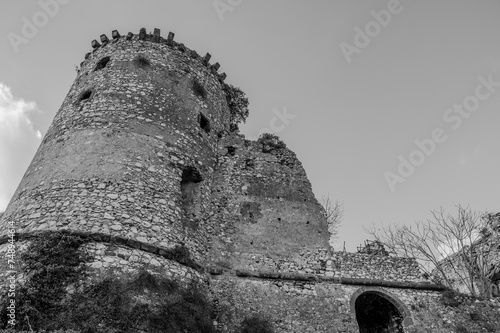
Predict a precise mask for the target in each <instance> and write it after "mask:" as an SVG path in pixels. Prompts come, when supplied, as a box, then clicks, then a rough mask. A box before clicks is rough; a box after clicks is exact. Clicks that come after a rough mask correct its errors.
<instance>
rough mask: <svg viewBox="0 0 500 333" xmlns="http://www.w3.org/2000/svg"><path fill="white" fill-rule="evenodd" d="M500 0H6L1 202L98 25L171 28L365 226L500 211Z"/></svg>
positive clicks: (320, 188)
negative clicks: (459, 210) (207, 58)
mask: <svg viewBox="0 0 500 333" xmlns="http://www.w3.org/2000/svg"><path fill="white" fill-rule="evenodd" d="M499 14H500V1H498V0H477V1H470V0H441V1H435V0H434V1H431V0H420V1H418V0H413V1H412V0H399V1H398V0H389V1H388V0H371V1H354V0H312V1H311V0H310V1H306V0H271V1H270V0H252V1H250V0H169V1H166V0H141V1H132V0H120V1H118V0H106V1H103V0H40V1H35V0H30V1H28V0H2V2H1V4H0V22H1V23H0V50H1V52H0V211H2V210H4V209H5V207H6V206H7V204H8V201H9V200H10V197H11V196H12V194H13V193H14V191H15V189H16V187H17V185H18V184H19V181H20V180H21V178H22V176H23V174H24V172H25V171H26V169H27V167H28V165H29V163H30V161H31V159H32V158H33V156H34V154H35V152H36V149H37V147H38V146H39V144H40V142H41V138H42V137H43V135H45V133H46V131H47V128H48V126H49V125H50V123H51V121H52V119H53V118H54V115H55V114H56V112H57V110H58V109H59V107H60V105H61V103H62V101H63V100H64V98H65V96H66V94H67V92H68V91H69V88H70V86H71V84H72V82H73V80H74V79H75V77H76V71H75V67H76V66H77V65H79V64H80V62H81V61H83V59H84V55H85V53H87V52H89V51H91V47H90V42H91V41H92V40H93V39H97V40H99V36H100V35H101V34H103V33H104V34H107V35H108V37H110V36H111V31H112V30H114V29H117V30H118V31H119V32H120V33H121V34H126V33H127V32H129V31H131V32H133V33H138V32H139V29H140V28H142V27H145V28H146V29H147V31H148V32H150V31H153V29H154V28H159V29H161V33H162V36H167V34H168V32H169V31H172V32H174V33H175V40H177V41H179V42H182V43H184V44H186V45H187V46H188V47H189V48H192V49H195V50H197V51H198V53H200V54H205V53H206V52H209V53H210V54H211V55H212V60H211V61H212V62H219V63H220V64H221V69H220V70H219V71H220V72H226V73H227V75H228V77H227V79H226V82H228V83H230V84H232V85H235V86H237V87H240V88H241V89H242V90H243V91H244V92H245V93H246V94H247V96H248V98H249V101H250V116H249V117H248V119H247V121H246V123H245V124H244V125H242V126H240V129H241V132H242V133H243V134H245V135H246V136H247V138H257V137H258V136H259V134H260V133H262V132H272V133H275V134H276V135H278V136H279V137H280V138H281V139H282V140H283V141H284V142H285V143H286V144H287V146H288V147H289V148H290V149H291V150H293V151H294V152H295V153H296V154H297V156H298V158H299V159H300V160H301V162H302V163H303V166H304V168H305V170H306V172H307V175H308V177H309V180H310V181H311V184H312V187H313V191H314V193H315V195H316V197H317V198H318V199H321V198H322V197H323V196H329V197H330V198H331V199H333V200H339V201H340V202H343V204H344V217H343V225H342V227H341V228H340V232H339V238H338V240H337V245H336V250H340V249H341V248H342V246H343V245H344V242H345V246H346V248H347V250H348V251H354V250H355V249H356V247H357V246H358V245H360V244H361V243H362V242H363V241H364V240H365V239H367V238H369V235H367V234H366V232H365V231H364V227H369V226H370V225H373V224H375V225H379V224H380V223H384V224H403V223H404V224H412V223H414V222H415V221H421V220H425V219H427V218H430V217H431V213H430V211H431V210H436V209H439V208H441V207H443V209H445V210H446V211H448V212H451V213H454V212H455V211H456V205H459V204H461V205H464V206H467V205H469V206H470V208H472V209H473V210H477V211H488V212H498V211H500V201H499V200H498V199H499V198H500V186H499V185H500V183H499V172H498V170H500V154H498V152H499V145H498V143H500V131H499V130H498V124H500V112H499V111H500V110H499V108H500V38H498V36H499V33H500V20H498V17H499Z"/></svg>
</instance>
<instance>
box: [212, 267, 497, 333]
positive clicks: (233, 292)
mask: <svg viewBox="0 0 500 333" xmlns="http://www.w3.org/2000/svg"><path fill="white" fill-rule="evenodd" d="M211 286H212V288H213V289H214V294H215V297H216V298H217V301H218V302H217V303H218V304H219V307H218V310H219V318H218V320H219V323H218V324H219V327H220V329H221V331H222V332H237V331H238V327H239V325H240V324H241V322H242V321H243V320H244V319H245V318H248V317H252V316H253V315H256V314H258V315H260V316H261V317H262V318H265V319H266V320H268V321H269V322H271V323H272V325H273V327H274V328H275V330H276V332H277V333H285V332H286V333H294V332H297V333H302V332H318V333H319V332H324V333H327V332H328V333H329V332H346V333H347V332H348V333H355V332H356V333H357V332H359V326H358V321H357V319H356V302H358V304H357V306H358V312H359V311H360V309H363V308H364V307H369V306H370V305H369V304H365V303H363V301H361V300H360V296H361V295H372V296H373V297H374V298H380V299H384V300H387V301H388V302H389V303H390V304H392V305H394V307H395V308H396V309H398V311H399V312H400V313H401V319H400V322H399V324H400V325H401V326H402V327H403V329H404V332H407V333H424V332H425V333H431V332H432V333H450V332H457V327H459V326H463V327H465V329H466V330H467V332H477V333H479V332H498V331H499V330H500V323H499V322H498V320H497V317H498V313H500V302H498V301H494V300H492V301H485V302H475V301H474V300H467V301H463V302H462V303H461V304H459V305H457V306H447V305H445V304H444V303H443V301H442V293H441V292H438V291H428V290H411V289H399V288H386V287H385V288H384V287H373V286H371V287H369V286H368V287H367V286H360V285H357V286H356V285H341V284H337V283H328V282H322V283H318V282H304V281H285V280H269V279H257V278H254V279H248V278H238V277H228V276H219V277H216V278H213V279H212V281H211ZM471 318H473V319H471ZM376 332H379V331H376ZM384 332H385V331H384ZM387 332H397V331H387Z"/></svg>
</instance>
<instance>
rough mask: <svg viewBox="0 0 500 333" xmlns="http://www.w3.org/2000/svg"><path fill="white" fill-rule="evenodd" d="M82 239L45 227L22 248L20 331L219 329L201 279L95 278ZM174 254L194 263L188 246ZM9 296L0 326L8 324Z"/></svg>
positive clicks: (143, 274) (18, 300)
mask: <svg viewBox="0 0 500 333" xmlns="http://www.w3.org/2000/svg"><path fill="white" fill-rule="evenodd" d="M84 243H85V240H83V239H81V238H80V237H77V236H73V235H70V234H66V233H57V232H56V233H50V234H49V233H47V234H43V235H40V236H36V237H34V238H33V240H32V242H31V243H30V244H29V245H28V247H27V249H26V251H24V252H23V253H21V255H20V261H21V262H22V263H23V265H22V270H23V271H24V273H25V277H26V279H25V283H24V285H22V286H20V287H18V289H17V292H16V317H17V318H19V319H20V321H19V322H18V324H17V326H16V331H23V330H25V331H28V330H29V331H34V332H36V331H40V332H41V331H50V332H53V331H55V330H61V331H60V332H61V333H63V332H68V333H69V332H73V331H71V330H75V331H79V332H125V333H127V332H137V331H147V332H172V333H181V332H193V333H197V332H199V333H213V332H215V329H214V327H213V317H214V316H213V307H212V304H211V303H210V302H209V300H208V298H207V297H206V295H205V293H204V291H203V290H202V289H200V288H199V286H198V285H194V284H192V285H188V286H187V287H185V286H180V285H179V284H177V283H176V282H175V281H172V280H169V279H167V278H164V277H158V276H155V275H152V274H151V273H148V272H147V271H140V272H139V273H138V274H135V275H132V276H121V277H120V278H119V277H117V276H112V275H110V276H108V277H106V278H104V279H102V280H100V281H99V282H95V281H92V280H90V279H88V277H89V273H88V272H87V265H85V263H86V262H88V261H90V256H89V255H88V254H87V253H86V252H85V251H84V250H83V248H82V247H81V245H82V244H84ZM170 255H171V256H172V257H173V258H176V259H182V260H185V261H188V263H189V262H191V263H192V264H194V262H192V260H191V259H190V256H189V252H188V251H187V249H186V248H185V247H179V248H176V249H174V250H173V251H172V253H170ZM84 281H86V282H84ZM68 291H71V292H68ZM5 296H6V295H4V297H2V298H1V299H3V301H1V302H0V305H1V310H0V315H1V318H2V322H0V329H1V328H5V327H6V325H7V318H8V317H7V313H6V307H7V306H6V303H5V302H6V301H8V298H7V297H5ZM21 320H22V321H21Z"/></svg>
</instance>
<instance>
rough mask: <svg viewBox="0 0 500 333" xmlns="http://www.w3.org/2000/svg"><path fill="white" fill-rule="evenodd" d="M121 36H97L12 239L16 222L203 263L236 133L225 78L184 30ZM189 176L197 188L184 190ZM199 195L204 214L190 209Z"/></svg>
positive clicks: (27, 188)
mask: <svg viewBox="0 0 500 333" xmlns="http://www.w3.org/2000/svg"><path fill="white" fill-rule="evenodd" d="M113 35H114V37H115V38H113V39H112V40H108V39H107V37H106V36H105V35H102V36H101V41H102V42H103V44H102V45H101V44H100V43H97V42H96V41H94V42H93V43H92V44H93V47H94V51H93V52H92V53H89V54H88V55H87V56H86V60H85V61H84V62H83V63H82V64H81V67H80V69H79V71H78V75H77V78H76V80H75V82H74V84H73V85H72V87H71V89H70V91H69V93H68V95H67V97H66V99H65V100H64V102H63V104H62V106H61V108H60V110H59V111H58V113H57V115H56V117H55V119H54V121H53V123H52V125H51V126H50V128H49V130H48V132H47V134H46V135H45V137H44V139H43V141H42V144H41V146H40V148H39V149H38V151H37V153H36V156H35V157H34V159H33V161H32V163H31V165H30V166H29V168H28V170H27V172H26V174H25V176H24V178H23V180H22V182H21V184H20V185H19V187H18V189H17V191H16V193H15V194H14V196H13V198H12V200H11V202H10V204H9V206H8V208H7V210H6V212H5V214H4V216H3V218H2V219H3V220H4V222H3V223H2V224H1V225H0V235H3V234H4V233H5V228H6V225H7V222H8V221H11V220H13V221H15V226H16V230H17V231H18V232H20V233H24V232H30V231H35V230H59V229H67V230H76V231H82V232H91V233H102V234H111V235H115V236H121V237H127V238H133V239H136V240H138V241H141V242H145V243H149V244H153V245H158V246H163V247H166V248H172V247H175V246H177V245H179V244H186V245H187V246H188V248H189V249H190V250H191V252H192V254H193V255H194V256H195V257H196V258H201V257H202V256H203V255H204V254H206V247H207V244H208V242H209V238H210V234H209V233H208V231H207V228H208V226H207V225H206V221H207V216H209V214H210V212H211V211H212V209H211V207H209V204H210V198H209V196H210V193H211V188H212V187H213V186H214V184H213V180H212V173H213V170H214V167H216V162H217V141H218V139H219V135H220V133H223V132H225V131H227V130H228V129H229V117H230V115H229V109H228V107H227V102H226V98H225V94H224V92H223V85H224V83H223V79H224V77H225V74H223V75H220V74H218V73H217V69H218V64H214V65H211V64H210V63H209V62H208V59H209V55H207V56H205V57H204V58H201V57H200V56H199V55H198V54H197V53H196V52H194V51H191V50H189V49H188V48H186V47H185V46H184V45H182V44H178V43H176V42H174V41H173V40H172V38H173V34H171V35H169V39H168V40H166V39H163V38H162V37H160V36H159V31H157V30H156V29H155V34H154V35H148V34H146V33H145V29H142V30H141V33H140V34H139V35H134V34H131V33H129V34H128V35H127V36H119V34H118V33H117V32H116V34H115V32H113ZM108 57H109V58H108ZM201 118H203V119H202V120H201ZM203 125H204V126H203ZM189 172H191V175H190V176H189V175H188V176H185V175H184V174H185V173H188V174H189ZM184 178H186V179H187V180H185V179H184ZM194 178H195V179H194ZM193 179H194V180H193ZM182 182H184V183H189V182H191V183H193V184H195V185H193V186H191V187H188V190H189V191H185V192H186V193H184V192H183V189H182V186H181V185H182V184H181V183H182ZM188 185H191V184H188ZM194 187H196V188H194ZM190 194H191V195H192V197H191V198H188V199H189V200H188V202H187V205H191V206H196V209H194V210H189V211H188V212H186V209H185V206H186V202H185V199H186V198H185V196H186V195H190ZM187 215H189V216H187Z"/></svg>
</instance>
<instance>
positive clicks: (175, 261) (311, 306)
mask: <svg viewBox="0 0 500 333" xmlns="http://www.w3.org/2000/svg"><path fill="white" fill-rule="evenodd" d="M91 45H92V48H93V50H92V52H89V53H88V54H87V55H86V56H85V60H84V61H83V62H82V64H81V66H80V68H79V70H78V74H77V77H76V79H75V81H74V83H73V85H72V86H71V88H70V90H69V92H68V94H67V96H66V98H65V100H64V101H63V103H62V106H61V108H60V109H59V111H58V112H57V114H56V116H55V118H54V120H53V122H52V124H51V126H50V128H49V129H48V131H47V134H46V135H45V137H44V139H43V141H42V143H41V145H40V147H39V149H38V151H37V153H36V155H35V157H34V159H33V161H32V163H31V165H30V166H29V168H28V170H27V171H26V173H25V175H24V177H23V179H22V181H21V183H20V185H19V187H18V189H17V191H16V192H15V194H14V196H13V197H12V200H11V201H10V203H9V205H8V207H7V209H6V211H5V213H4V214H3V216H2V217H1V219H0V236H1V237H2V238H1V243H2V245H0V251H2V252H3V253H5V251H6V248H7V246H8V243H7V238H8V237H7V233H8V229H9V225H14V226H15V230H16V242H17V243H18V248H19V249H20V250H22V248H23V244H28V243H29V242H30V237H33V235H37V234H44V233H51V232H56V231H59V232H65V233H69V234H72V235H77V236H79V237H82V238H85V239H86V240H87V243H86V244H85V248H86V250H87V252H88V253H89V254H90V255H91V257H92V259H91V260H90V262H89V263H88V268H89V269H90V271H91V272H92V276H93V279H95V280H98V279H99V278H101V277H102V276H105V275H106V274H107V273H109V272H111V273H112V274H118V275H119V274H121V273H130V272H135V271H139V270H140V269H146V270H148V271H150V272H152V273H153V274H156V275H159V276H167V277H169V278H171V279H174V280H176V281H180V282H183V283H187V282H193V283H197V284H200V285H203V286H204V288H206V290H207V294H208V295H209V297H210V299H211V300H213V306H214V311H215V312H216V313H217V318H216V319H214V325H215V327H216V329H217V330H218V331H220V332H238V327H240V324H241V322H242V321H243V320H244V319H245V318H248V317H250V316H253V315H256V314H259V315H262V316H263V317H265V318H267V319H266V320H268V321H269V323H271V324H272V326H273V327H274V330H275V331H276V332H300V333H304V332H363V333H364V332H453V331H454V328H453V327H455V326H456V325H457V324H459V323H460V322H461V321H462V320H464V317H463V316H462V314H461V312H457V311H458V310H453V311H451V312H450V310H449V309H448V308H447V306H446V305H444V304H443V303H442V302H441V299H442V293H443V290H444V288H443V287H442V286H440V285H435V284H433V283H431V282H430V281H428V280H427V279H426V277H425V276H424V275H422V273H421V271H420V270H419V268H418V265H417V263H416V261H415V260H413V259H408V258H396V257H392V256H388V255H386V254H385V253H383V251H381V250H380V249H379V248H378V247H376V248H373V246H372V248H371V250H370V251H365V252H364V253H345V252H333V251H332V250H331V249H330V247H329V245H328V239H329V233H328V228H327V222H326V220H325V215H324V210H323V208H322V206H321V205H320V204H319V203H318V201H317V200H316V199H315V197H314V194H313V192H312V189H311V184H310V182H309V180H308V179H307V176H306V172H305V170H304V168H303V167H302V165H301V163H300V161H299V160H298V159H297V158H296V156H295V154H294V153H293V152H292V151H290V150H289V149H287V148H286V147H284V146H281V145H277V144H276V142H263V141H249V140H246V139H245V138H244V136H243V135H241V134H239V133H238V132H237V131H235V130H234V126H233V125H234V124H233V120H234V119H233V115H232V114H231V110H230V107H229V105H228V99H227V90H228V89H229V86H228V85H227V84H226V83H225V82H224V81H225V79H226V75H225V74H224V73H222V74H221V73H219V67H220V66H219V64H218V63H213V64H212V63H211V62H210V60H211V56H210V54H208V53H207V54H206V55H205V56H200V55H199V54H198V53H197V52H196V51H194V50H191V49H189V48H188V47H186V46H185V45H184V44H182V43H178V42H176V41H175V40H174V34H173V33H169V34H168V36H167V37H166V38H164V37H162V36H161V35H160V30H158V29H155V30H154V33H152V34H148V33H146V30H145V29H141V31H140V32H139V34H132V33H128V34H127V35H123V36H122V35H120V34H119V33H118V31H116V30H114V31H113V33H112V38H110V39H109V38H108V37H107V36H106V35H101V37H100V42H98V41H96V40H94V41H92V44H91ZM179 249H182V251H184V252H183V253H188V255H189V257H188V259H186V256H173V255H172V251H177V250H179ZM2 265H4V266H5V263H2ZM3 268H5V267H3ZM3 271H4V270H2V272H3ZM4 280H5V279H3V280H2V281H4ZM4 288H5V287H4ZM494 310H495V309H493V310H492V311H494ZM461 311H462V310H461ZM464 311H465V310H464ZM495 311H496V310H495ZM496 313H497V314H498V312H496ZM454 325H455V326H454ZM478 325H479V324H478ZM478 327H479V326H478ZM496 327H498V326H496ZM478 332H479V331H478ZM497 332H498V331H497Z"/></svg>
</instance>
